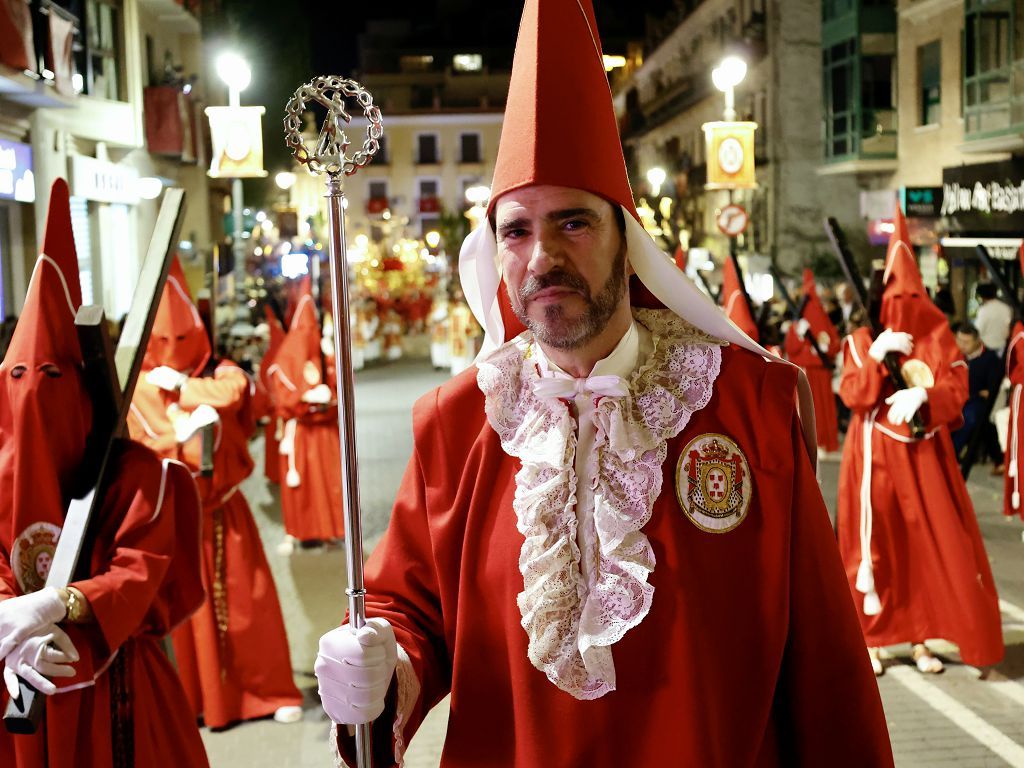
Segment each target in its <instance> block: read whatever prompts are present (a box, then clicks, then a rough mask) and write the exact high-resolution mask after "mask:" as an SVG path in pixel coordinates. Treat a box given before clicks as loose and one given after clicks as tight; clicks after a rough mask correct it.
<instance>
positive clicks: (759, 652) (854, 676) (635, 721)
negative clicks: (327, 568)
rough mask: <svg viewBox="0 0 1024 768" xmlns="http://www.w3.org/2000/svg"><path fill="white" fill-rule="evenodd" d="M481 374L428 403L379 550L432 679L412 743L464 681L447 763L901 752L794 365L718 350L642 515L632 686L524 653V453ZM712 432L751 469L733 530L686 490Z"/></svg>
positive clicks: (390, 606) (819, 758) (372, 596)
mask: <svg viewBox="0 0 1024 768" xmlns="http://www.w3.org/2000/svg"><path fill="white" fill-rule="evenodd" d="M476 375H477V370H476V369H475V368H473V369H470V370H468V371H466V372H465V373H463V374H461V375H459V376H458V377H456V378H455V379H453V380H451V381H450V382H448V383H447V384H445V385H443V386H442V387H440V388H439V389H437V390H435V391H434V392H432V393H430V394H428V395H426V396H425V397H423V398H421V399H420V401H419V402H418V403H417V404H416V406H415V408H414V412H413V428H414V434H415V449H414V453H413V457H412V459H411V461H410V463H409V466H408V469H407V470H406V474H405V477H404V479H403V482H402V486H401V488H400V490H399V494H398V499H397V501H396V504H395V508H394V512H393V515H392V519H391V524H390V526H389V529H388V531H387V533H386V534H385V536H384V538H383V540H382V541H381V542H380V544H379V545H378V547H377V548H376V549H375V550H374V552H373V554H372V555H371V557H370V559H369V562H368V563H367V570H366V583H367V586H368V590H369V594H368V598H367V613H368V615H370V616H383V617H385V618H387V619H388V620H389V621H390V622H391V623H392V625H393V626H394V628H395V635H396V637H397V640H398V643H399V644H400V646H401V647H402V648H403V649H405V650H406V651H407V652H408V655H409V658H410V661H411V664H412V668H413V670H414V671H415V675H416V678H417V679H418V681H419V684H420V686H421V690H420V692H419V696H418V697H417V698H415V700H414V702H413V704H412V706H411V707H410V709H409V710H408V711H407V712H406V713H405V714H406V716H407V718H408V719H407V721H406V723H405V724H404V725H403V726H402V727H400V729H399V730H400V734H401V738H402V741H403V742H404V743H408V741H409V739H410V738H411V737H412V734H413V733H414V732H415V730H416V728H417V727H418V726H419V725H420V723H421V722H422V720H423V717H424V716H425V715H426V713H427V711H428V710H429V709H430V708H431V707H432V706H433V705H434V704H436V703H437V702H438V701H439V700H440V699H441V698H442V697H443V696H444V695H445V694H447V693H449V692H450V693H451V696H452V698H451V714H450V716H449V723H448V733H447V738H446V743H445V749H444V754H443V757H442V765H444V766H446V768H457V767H459V766H474V767H475V766H480V765H488V766H515V767H516V768H535V767H536V766H541V765H557V766H570V765H571V766H576V765H586V766H592V767H593V768H611V766H626V765H628V766H658V765H668V764H671V765H686V766H702V768H715V767H719V768H743V767H745V766H800V765H807V766H821V765H828V766H837V767H840V768H842V767H843V766H858V767H859V766H891V765H892V756H891V752H890V747H889V740H888V735H887V732H886V725H885V720H884V717H883V713H882V708H881V704H880V701H879V696H878V690H877V687H876V684H875V681H874V678H873V676H872V674H871V671H870V667H869V665H868V659H867V654H866V653H865V652H864V647H863V641H862V638H861V635H860V633H859V632H858V629H857V623H856V618H855V617H854V613H853V607H852V606H851V604H850V601H849V599H848V597H847V591H846V588H845V585H844V582H843V573H842V566H841V563H840V561H839V558H838V556H837V553H836V549H835V540H834V538H833V534H832V528H831V526H830V524H829V519H828V514H827V512H826V510H825V505H824V503H823V501H822V498H821V493H820V491H819V489H818V485H817V482H816V481H815V477H814V470H813V469H812V467H811V463H810V461H809V459H808V456H807V452H806V450H805V448H804V442H803V437H802V434H801V430H800V426H799V422H798V420H797V416H796V413H795V408H794V404H793V400H794V398H793V392H794V387H795V384H796V372H795V369H793V368H791V367H789V366H784V365H781V364H777V363H768V362H766V361H765V360H764V359H762V358H761V357H759V356H757V355H754V354H752V353H750V352H747V351H745V350H741V349H738V348H736V347H727V348H725V349H723V350H722V366H721V374H720V376H719V378H718V380H717V383H716V385H715V387H714V393H713V395H712V397H711V400H710V402H709V404H708V405H707V406H706V407H704V408H703V409H702V410H699V411H698V412H696V413H695V414H694V415H693V416H692V417H691V419H690V422H689V424H688V426H686V428H685V429H684V430H683V431H682V432H681V433H680V434H679V435H678V436H676V437H675V438H672V439H671V440H669V442H668V446H667V449H668V450H667V457H666V459H665V461H664V462H663V463H662V470H661V471H662V475H663V477H662V481H663V485H662V491H661V493H660V495H659V496H658V498H657V500H656V501H655V506H654V511H653V516H652V517H651V520H650V522H648V523H647V524H646V526H645V527H644V528H643V532H644V533H645V534H646V536H647V537H648V539H649V540H650V544H651V545H652V547H653V551H654V555H655V557H656V562H657V564H656V567H655V569H654V571H653V573H652V574H651V576H650V585H652V586H653V587H654V595H653V602H652V604H651V608H650V613H649V614H648V615H647V616H646V618H645V619H644V620H643V621H642V623H640V624H639V625H638V626H636V627H635V628H633V629H632V630H630V631H629V632H628V633H627V634H626V635H625V636H624V637H623V638H622V639H621V640H619V641H618V642H617V643H616V644H615V645H614V648H613V654H614V660H615V668H616V677H617V690H614V691H612V692H610V693H606V694H605V695H603V696H601V697H600V698H596V699H593V700H589V701H582V700H578V699H576V698H573V697H572V696H570V695H569V694H567V693H564V692H563V691H561V690H559V689H558V688H556V687H555V686H554V685H553V684H552V683H551V682H549V681H548V679H547V678H546V677H545V675H544V673H542V672H540V671H538V670H537V669H536V668H535V667H534V666H533V665H532V664H531V662H530V660H529V659H528V657H527V636H526V633H525V632H524V631H523V629H522V627H521V621H522V617H521V614H520V610H519V608H518V607H517V596H518V594H519V593H520V592H521V591H522V590H523V587H524V580H523V576H522V575H521V573H520V570H519V567H520V565H519V555H520V550H521V547H522V545H523V541H524V538H523V535H522V534H520V533H519V531H518V530H517V520H516V515H515V514H514V513H513V509H512V503H513V497H514V495H515V493H516V482H515V475H516V473H517V472H518V471H519V470H520V461H519V460H518V459H515V458H512V457H511V456H509V455H508V454H506V453H505V452H504V450H503V449H502V447H501V444H500V442H499V438H498V435H497V434H496V433H495V431H494V429H492V427H491V426H490V424H489V423H488V421H487V419H486V417H485V414H484V396H483V394H482V393H481V390H480V389H479V387H478V385H477V381H476ZM766 403H771V407H765V404H766ZM755 414H756V416H757V418H754V415H755ZM707 433H721V434H725V435H727V436H729V438H731V439H732V440H734V441H735V442H736V444H737V445H738V446H739V448H740V450H742V452H743V453H744V455H745V456H746V459H747V461H748V463H749V467H750V470H751V471H752V473H753V477H752V478H751V479H752V489H753V490H752V501H751V503H750V508H749V512H748V514H747V517H746V519H744V520H743V521H742V522H741V523H740V524H739V525H738V526H737V527H736V528H735V529H733V530H731V531H729V532H728V533H721V534H714V533H708V532H705V531H703V530H701V529H699V528H698V527H697V526H696V525H695V524H694V523H692V522H691V521H690V520H689V519H688V518H687V517H686V515H684V513H683V512H682V510H681V507H680V502H679V501H678V500H677V496H676V481H675V477H676V467H677V463H678V461H679V459H680V456H681V453H682V452H683V449H684V447H685V446H687V444H688V443H689V442H690V441H691V440H692V439H693V438H695V437H696V436H698V435H701V434H707ZM822 649H827V652H823V650H822ZM398 687H400V686H395V688H393V692H392V694H391V696H390V697H389V698H390V701H389V708H388V710H386V711H385V714H384V715H383V716H382V717H381V718H379V719H378V720H377V721H376V723H375V732H374V736H375V739H374V743H375V744H376V745H377V750H378V757H377V761H376V762H375V763H374V764H375V765H377V766H389V765H394V758H393V756H392V755H391V751H392V749H393V747H394V746H395V742H394V740H393V739H392V738H391V728H392V723H393V715H394V705H395V700H396V696H395V692H396V688H398ZM397 693H398V695H399V696H400V695H401V694H402V691H400V690H399V691H397ZM406 693H408V689H406ZM338 731H339V732H338V733H336V736H338V738H339V740H340V742H341V748H342V750H343V754H344V755H345V757H346V759H347V760H348V761H349V764H350V765H351V764H353V762H352V751H351V747H352V744H351V742H350V741H349V739H348V738H347V736H346V734H345V729H344V728H339V729H338Z"/></svg>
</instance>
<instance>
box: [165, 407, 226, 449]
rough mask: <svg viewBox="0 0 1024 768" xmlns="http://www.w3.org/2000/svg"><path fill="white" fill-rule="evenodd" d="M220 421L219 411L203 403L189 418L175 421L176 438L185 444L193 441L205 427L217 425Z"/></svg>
mask: <svg viewBox="0 0 1024 768" xmlns="http://www.w3.org/2000/svg"><path fill="white" fill-rule="evenodd" d="M218 421H220V416H218V415H217V410H216V409H215V408H214V407H213V406H212V405H206V404H205V403H203V404H202V405H200V406H198V407H197V408H196V409H195V410H194V411H192V413H190V414H189V415H188V418H184V419H178V420H176V421H174V422H173V423H174V438H175V439H176V440H177V441H178V442H179V443H185V442H188V441H189V440H191V439H192V436H193V435H195V434H196V432H198V431H199V430H201V429H203V428H204V427H208V426H210V425H211V424H216V423H217V422H218Z"/></svg>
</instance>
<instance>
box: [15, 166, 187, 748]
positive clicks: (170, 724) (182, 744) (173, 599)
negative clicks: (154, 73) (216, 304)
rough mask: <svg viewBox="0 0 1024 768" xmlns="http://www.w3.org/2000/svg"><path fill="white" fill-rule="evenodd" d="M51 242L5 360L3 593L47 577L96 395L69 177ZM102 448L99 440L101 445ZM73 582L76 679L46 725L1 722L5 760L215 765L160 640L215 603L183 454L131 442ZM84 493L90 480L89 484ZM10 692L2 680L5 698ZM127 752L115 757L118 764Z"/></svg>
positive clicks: (61, 691)
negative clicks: (80, 600)
mask: <svg viewBox="0 0 1024 768" xmlns="http://www.w3.org/2000/svg"><path fill="white" fill-rule="evenodd" d="M43 253H44V254H45V255H41V256H40V257H39V259H38V261H37V262H36V268H35V271H34V272H33V274H32V280H31V281H30V283H29V289H28V294H27V296H26V297H25V306H24V310H23V312H22V315H21V318H20V319H19V321H18V325H17V327H16V328H15V331H14V336H13V338H12V339H11V344H10V347H9V349H8V351H7V356H6V357H5V359H4V361H3V363H2V364H0V600H6V599H9V598H12V597H16V596H18V595H21V594H25V593H28V592H32V591H35V590H37V589H40V588H41V587H43V585H44V583H45V580H46V578H47V575H48V573H49V566H50V564H51V562H52V557H53V554H54V552H55V549H56V546H55V545H56V542H57V538H58V537H59V536H60V534H61V529H62V528H63V526H64V515H65V512H66V509H67V503H68V499H70V498H71V495H72V492H73V490H74V489H75V487H76V482H78V481H79V480H78V479H79V476H80V473H81V468H82V463H83V458H84V457H85V456H86V452H87V442H86V439H87V436H88V435H89V432H90V430H91V428H92V408H91V402H90V400H89V399H88V397H87V395H86V390H85V387H84V384H83V381H82V375H81V366H82V355H81V350H80V349H79V347H78V340H77V335H76V332H75V327H74V317H75V312H76V310H77V308H78V306H79V305H80V304H81V288H80V285H79V282H78V263H77V258H76V255H75V250H74V242H73V239H72V233H71V212H70V207H69V201H68V188H67V185H66V184H65V183H64V181H63V180H57V181H56V182H55V183H54V185H53V190H52V193H51V197H50V210H49V215H48V217H47V229H46V237H45V240H44V243H43ZM93 450H95V448H94V449H93ZM115 451H116V452H115V454H114V455H113V456H112V459H111V461H112V462H113V467H114V469H115V474H114V476H113V477H112V479H111V484H110V486H109V487H108V489H107V491H106V493H105V495H104V498H103V504H102V506H101V508H100V509H99V510H98V514H97V517H96V518H95V519H94V520H93V527H91V528H90V532H89V533H90V538H91V539H92V545H91V549H89V550H87V551H86V554H84V555H83V560H82V563H81V565H82V566H83V567H84V568H85V569H86V572H87V573H89V574H90V576H89V578H87V579H84V580H81V581H77V582H74V584H73V586H75V587H76V588H77V589H79V590H80V591H81V592H82V594H83V595H84V596H85V598H86V599H87V601H88V602H89V604H90V606H91V609H92V613H93V616H94V619H95V620H94V621H92V622H89V623H81V624H70V623H66V624H65V626H64V628H65V630H66V631H67V633H68V635H69V636H70V638H71V640H72V642H73V643H74V645H75V647H76V649H77V650H78V653H79V656H80V659H79V661H77V662H75V663H74V664H73V667H74V670H75V676H74V677H72V678H58V679H56V680H54V684H55V685H56V686H57V688H58V692H57V693H56V694H54V695H53V696H49V697H46V710H45V712H46V714H45V718H46V719H45V722H44V724H43V725H42V727H41V729H40V730H39V731H37V733H36V734H35V735H33V736H11V735H10V734H8V733H7V731H6V729H3V728H0V765H3V766H15V768H44V767H45V768H109V766H111V765H115V764H116V765H188V766H205V765H207V760H206V754H205V751H204V749H203V744H202V741H201V739H200V738H199V732H198V730H197V729H196V724H195V719H194V717H193V716H192V713H191V711H190V710H189V707H188V702H187V701H186V699H185V694H184V691H183V690H182V688H181V683H180V682H179V681H178V678H177V675H176V674H175V672H174V668H173V667H172V666H171V664H170V663H169V662H168V660H167V658H166V656H164V654H163V651H162V648H161V639H162V638H163V637H164V636H165V635H166V634H167V632H169V631H170V630H171V628H172V627H174V626H175V625H177V624H178V623H179V622H181V621H182V620H184V619H185V617H187V616H188V615H189V614H190V613H191V612H192V611H194V610H195V609H196V607H197V606H198V605H199V604H200V603H201V602H202V599H203V590H202V584H201V582H200V580H199V564H198V562H197V560H198V557H197V552H198V538H199V500H198V498H197V496H196V488H195V484H194V483H193V482H192V479H191V477H190V476H189V474H188V472H187V470H186V469H185V468H184V467H182V466H181V465H179V464H173V463H169V462H165V463H161V462H160V461H159V459H157V457H156V456H154V455H153V453H152V452H151V451H149V450H147V449H145V448H143V447H142V446H140V445H138V444H135V443H132V442H129V441H121V442H119V443H118V444H117V445H116V446H115ZM79 491H81V489H79ZM6 705H7V693H6V689H5V688H4V689H3V690H2V691H0V707H6ZM115 758H116V761H115Z"/></svg>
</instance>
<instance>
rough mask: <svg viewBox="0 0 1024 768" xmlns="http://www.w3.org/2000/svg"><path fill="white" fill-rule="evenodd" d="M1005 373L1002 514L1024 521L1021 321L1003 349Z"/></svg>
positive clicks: (1023, 331)
mask: <svg viewBox="0 0 1024 768" xmlns="http://www.w3.org/2000/svg"><path fill="white" fill-rule="evenodd" d="M1006 376H1007V378H1009V379H1010V385H1011V386H1010V425H1009V430H1008V432H1007V435H1006V471H1005V474H1004V476H1003V488H1004V491H1003V514H1004V515H1006V516H1007V517H1014V516H1016V515H1020V517H1021V519H1022V520H1024V502H1022V499H1024V478H1022V477H1021V473H1022V471H1024V466H1022V463H1021V461H1020V438H1021V432H1022V431H1024V407H1022V405H1024V403H1022V400H1024V323H1020V322H1018V323H1017V324H1016V325H1015V326H1014V328H1013V333H1012V334H1010V344H1009V346H1008V347H1007V348H1006Z"/></svg>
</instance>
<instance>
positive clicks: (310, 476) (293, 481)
mask: <svg viewBox="0 0 1024 768" xmlns="http://www.w3.org/2000/svg"><path fill="white" fill-rule="evenodd" d="M322 361H323V362H324V363H326V364H327V365H326V368H327V370H326V371H321V362H322ZM332 370H333V369H332V367H331V360H330V359H329V358H328V359H327V360H324V359H323V358H322V356H321V350H320V326H319V324H318V323H317V320H316V315H315V313H314V308H313V297H312V296H311V295H310V294H309V292H308V284H307V292H306V293H305V294H304V295H303V296H302V298H301V299H300V300H299V303H298V306H297V307H296V310H295V316H294V318H293V320H292V325H291V327H290V328H289V329H288V335H287V336H286V338H285V340H284V342H283V343H282V344H281V347H280V349H279V350H278V352H277V354H276V355H275V356H274V362H273V364H272V365H271V366H270V367H269V369H268V374H269V376H270V381H271V391H272V394H273V398H274V403H275V405H276V407H277V414H278V417H279V418H280V419H281V420H282V421H284V436H283V438H282V440H281V447H280V451H281V480H282V482H281V516H282V518H283V520H284V530H285V533H287V534H288V535H289V536H293V537H295V538H296V539H299V540H300V541H314V540H319V541H327V540H332V539H341V538H343V537H344V535H345V528H344V523H343V522H342V516H341V511H342V501H341V478H340V476H339V471H340V467H341V459H340V457H339V453H340V449H339V446H338V403H337V399H336V397H335V398H334V399H333V401H332V402H331V403H329V404H327V405H314V404H312V403H306V402H303V400H302V396H303V394H305V393H306V392H308V391H309V390H310V389H312V388H313V387H315V386H317V385H318V384H320V383H326V384H327V385H328V386H329V387H331V388H332V391H333V384H334V375H333V373H332Z"/></svg>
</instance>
